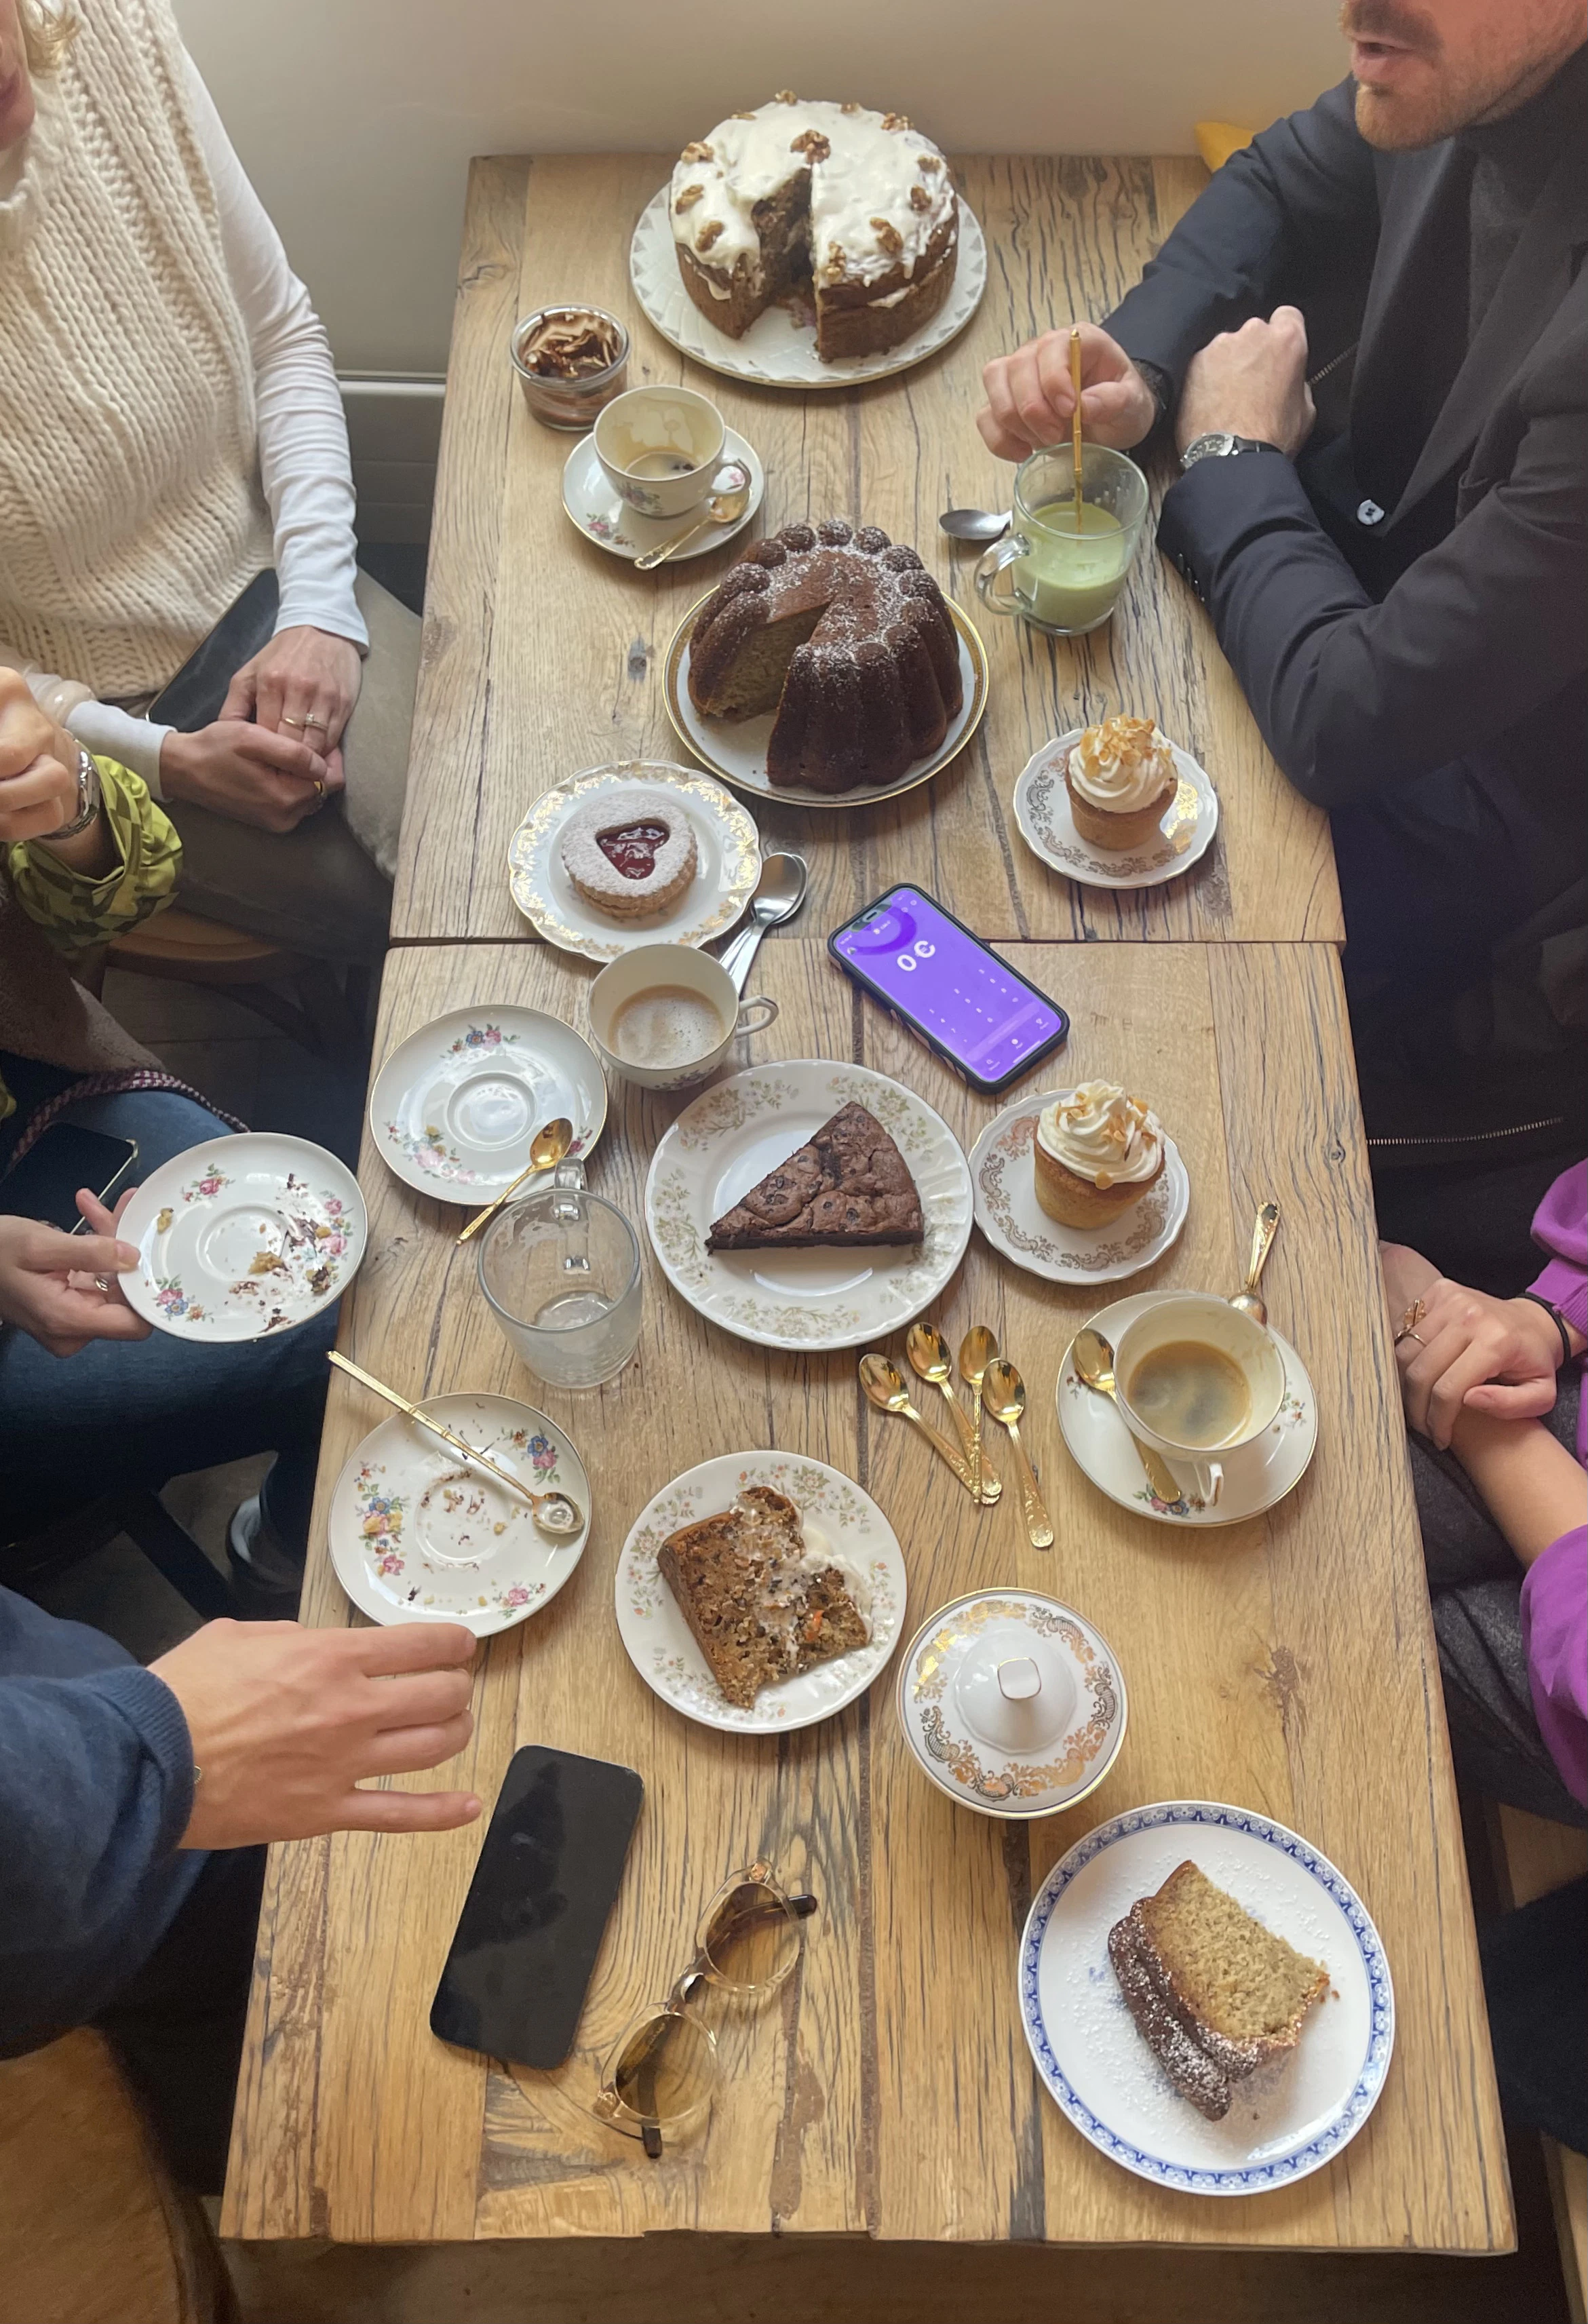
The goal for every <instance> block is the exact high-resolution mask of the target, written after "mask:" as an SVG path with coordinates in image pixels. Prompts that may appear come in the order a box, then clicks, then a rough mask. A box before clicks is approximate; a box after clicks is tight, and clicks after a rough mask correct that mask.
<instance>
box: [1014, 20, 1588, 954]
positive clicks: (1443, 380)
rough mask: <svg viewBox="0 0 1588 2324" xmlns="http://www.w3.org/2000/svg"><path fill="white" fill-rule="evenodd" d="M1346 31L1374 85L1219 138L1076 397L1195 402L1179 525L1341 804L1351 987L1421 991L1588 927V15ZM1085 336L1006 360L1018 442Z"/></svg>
mask: <svg viewBox="0 0 1588 2324" xmlns="http://www.w3.org/2000/svg"><path fill="white" fill-rule="evenodd" d="M1343 24H1344V27H1345V30H1346V32H1348V34H1350V35H1352V36H1353V54H1352V78H1351V79H1348V80H1346V81H1345V82H1343V84H1342V85H1341V86H1340V87H1339V88H1334V89H1332V90H1330V91H1329V93H1328V94H1327V95H1326V96H1325V97H1322V98H1320V100H1319V101H1318V103H1317V104H1316V105H1315V106H1313V107H1312V108H1311V109H1310V111H1308V112H1306V113H1298V114H1293V115H1290V116H1289V118H1288V119H1287V120H1283V121H1279V122H1277V123H1276V124H1274V126H1273V127H1272V128H1271V129H1269V130H1266V131H1265V132H1264V133H1263V134H1261V135H1260V136H1259V137H1258V138H1256V139H1255V140H1254V141H1253V143H1251V146H1249V147H1248V148H1247V149H1246V150H1245V151H1244V152H1241V153H1238V154H1236V155H1235V156H1234V157H1233V159H1232V160H1231V161H1229V162H1227V163H1226V165H1225V166H1224V168H1223V170H1222V171H1219V172H1218V174H1217V175H1216V176H1215V177H1214V180H1213V181H1212V183H1211V184H1210V185H1209V186H1208V187H1207V189H1205V192H1204V193H1203V194H1202V195H1201V196H1200V197H1199V198H1198V199H1197V201H1196V204H1195V205H1194V206H1193V208H1191V210H1190V211H1189V212H1188V213H1187V215H1186V217H1185V218H1184V219H1183V220H1182V222H1181V224H1180V225H1179V226H1177V228H1176V229H1175V231H1174V232H1173V234H1171V235H1169V237H1168V240H1167V242H1166V243H1165V244H1164V245H1163V248H1162V250H1161V251H1160V252H1159V255H1158V257H1157V258H1156V259H1155V260H1154V261H1153V263H1151V265H1149V267H1148V269H1147V271H1146V273H1145V275H1144V277H1143V279H1142V281H1141V282H1140V284H1139V285H1138V287H1137V288H1136V289H1135V290H1134V291H1131V293H1130V294H1129V296H1128V297H1127V298H1126V299H1125V300H1124V302H1123V304H1122V306H1121V307H1120V308H1119V309H1117V311H1116V312H1115V313H1114V314H1113V316H1111V317H1110V318H1109V320H1108V323H1107V325H1106V327H1104V328H1103V329H1099V328H1097V327H1094V326H1090V325H1088V326H1084V327H1083V329H1084V368H1083V374H1082V376H1083V394H1082V400H1081V411H1082V423H1083V426H1084V427H1085V430H1086V432H1087V434H1088V435H1090V436H1094V437H1095V438H1098V439H1099V440H1101V441H1103V442H1104V443H1110V444H1113V445H1115V446H1116V447H1121V448H1124V447H1129V446H1131V445H1133V444H1136V443H1139V442H1140V441H1141V440H1142V439H1143V438H1145V437H1146V436H1147V435H1149V432H1150V431H1151V430H1152V429H1153V428H1154V427H1155V426H1156V425H1158V423H1159V421H1160V420H1164V421H1167V420H1168V419H1169V418H1170V417H1171V416H1172V419H1173V422H1174V434H1175V442H1176V446H1177V449H1178V451H1179V453H1180V456H1181V461H1182V466H1183V468H1184V471H1185V473H1184V474H1183V475H1182V476H1181V477H1180V479H1179V480H1178V481H1177V483H1176V484H1174V485H1173V486H1172V488H1171V489H1170V491H1169V492H1168V495H1167V497H1166V498H1165V501H1164V503H1163V509H1162V513H1161V517H1160V520H1159V546H1160V547H1161V548H1162V549H1164V551H1165V552H1166V554H1168V557H1169V558H1171V559H1172V560H1173V562H1174V563H1175V564H1176V566H1177V567H1178V568H1179V570H1180V572H1181V573H1182V574H1184V575H1185V576H1186V579H1187V580H1188V581H1189V582H1190V583H1191V586H1193V587H1194V588H1195V589H1196V593H1197V595H1198V596H1199V597H1200V598H1201V599H1202V600H1203V602H1204V603H1205V605H1206V606H1207V608H1208V611H1209V613H1210V614H1211V615H1212V618H1213V620H1214V624H1215V626H1216V628H1217V631H1218V636H1219V641H1220V643H1221V645H1222V646H1223V650H1224V651H1225V653H1226V654H1227V655H1228V657H1229V659H1230V661H1231V663H1232V664H1233V668H1234V669H1235V671H1236V674H1237V676H1238V677H1239V678H1240V679H1241V682H1242V687H1244V689H1245V692H1246V696H1247V699H1248V701H1249V702H1250V703H1251V708H1252V711H1253V713H1254V715H1255V716H1256V718H1257V721H1258V724H1259V725H1260V727H1261V729H1262V732H1263V734H1264V736H1265V738H1266V739H1267V741H1268V743H1269V748H1270V749H1271V750H1272V751H1273V752H1274V755H1275V757H1276V758H1277V759H1278V760H1279V764H1280V765H1281V766H1282V767H1283V768H1284V770H1285V771H1286V773H1287V774H1288V776H1289V778H1290V779H1291V781H1292V782H1293V783H1295V785H1296V786H1297V789H1299V790H1300V791H1302V792H1303V793H1304V794H1305V795H1306V797H1307V798H1311V799H1314V800H1316V802H1317V803H1318V804H1319V805H1320V806H1323V807H1328V808H1329V809H1331V810H1332V811H1333V815H1334V836H1335V853H1336V860H1337V862H1338V864H1339V868H1340V875H1341V885H1342V889H1343V894H1344V899H1345V907H1346V918H1347V927H1348V932H1349V936H1350V947H1349V951H1348V954H1347V965H1348V973H1350V974H1351V975H1352V977H1353V988H1354V989H1355V990H1356V991H1371V989H1373V987H1374V986H1375V985H1381V984H1382V983H1383V982H1385V981H1386V980H1389V981H1392V982H1394V983H1395V984H1396V985H1397V986H1398V987H1399V988H1400V989H1401V990H1402V991H1404V990H1406V989H1408V987H1415V986H1417V984H1418V983H1419V982H1420V983H1423V984H1425V985H1426V984H1428V983H1431V982H1436V981H1448V979H1449V978H1450V977H1451V976H1452V975H1460V974H1462V973H1463V971H1464V973H1465V976H1466V978H1467V980H1468V981H1470V980H1471V979H1472V977H1473V976H1474V975H1476V974H1479V973H1482V970H1483V967H1484V964H1485V960H1486V956H1487V953H1488V950H1489V947H1490V946H1491V945H1492V944H1493V943H1494V941H1495V940H1496V939H1497V938H1500V937H1501V936H1505V935H1506V934H1507V933H1509V932H1510V931H1512V930H1514V929H1515V928H1517V927H1519V925H1520V924H1522V923H1524V922H1526V921H1528V920H1529V919H1530V918H1533V917H1534V916H1535V915H1537V913H1538V912H1539V910H1540V908H1541V907H1545V906H1546V905H1548V904H1550V903H1551V902H1552V901H1554V900H1556V899H1561V900H1562V902H1563V904H1564V907H1565V912H1566V916H1567V923H1568V924H1569V921H1570V920H1571V919H1572V918H1581V917H1582V915H1581V914H1580V913H1574V911H1573V909H1572V902H1571V896H1570V891H1571V890H1572V888H1573V886H1574V883H1575V882H1576V881H1579V880H1580V879H1581V878H1582V877H1583V870H1584V840H1585V835H1588V781H1585V779H1584V776H1585V770H1588V569H1585V564H1588V559H1585V541H1588V523H1585V512H1588V281H1585V280H1584V278H1583V272H1581V271H1580V269H1581V262H1582V260H1583V254H1584V251H1585V249H1588V47H1585V46H1584V45H1583V42H1584V34H1585V33H1588V21H1585V18H1584V12H1583V5H1582V0H1347V5H1346V7H1345V9H1344V11H1343ZM1276 301H1284V302H1285V303H1283V304H1276ZM1067 340H1068V330H1067V327H1066V329H1065V330H1064V331H1060V332H1055V333H1051V334H1049V335H1048V336H1047V337H1044V338H1042V339H1039V340H1038V341H1036V342H1034V343H1033V344H1032V345H1031V346H1028V347H1025V348H1022V349H1020V351H1019V353H1017V354H1016V355H1011V356H1005V357H1002V358H1001V359H1000V360H999V361H998V362H996V363H993V364H990V365H989V366H988V369H987V372H986V374H985V378H986V387H987V394H988V407H987V409H986V410H984V411H983V412H982V413H981V414H980V416H979V420H978V423H977V424H978V426H979V427H980V429H981V431H982V434H983V438H985V440H986V441H987V443H988V444H989V446H990V447H992V450H993V451H994V452H996V453H998V454H999V455H1000V456H1001V457H1004V458H1007V459H1021V458H1023V457H1025V455H1026V453H1027V452H1028V451H1029V450H1031V449H1032V448H1034V447H1037V446H1039V445H1043V444H1051V443H1057V442H1063V441H1065V440H1066V439H1067V438H1068V436H1069V432H1070V420H1071V410H1072V398H1071V393H1070V389H1069V383H1068V374H1067ZM1309 369H1310V371H1311V373H1312V377H1311V380H1310V381H1309V378H1308V373H1309ZM1315 388H1316V392H1317V405H1318V410H1315V405H1314V395H1313V391H1314V389H1315ZM1342 391H1345V392H1342ZM1320 411H1321V415H1322V416H1321V417H1320V416H1319V415H1320ZM1120 706H1121V707H1122V708H1124V709H1127V710H1132V711H1140V710H1149V709H1150V708H1151V706H1152V705H1150V704H1143V703H1133V702H1132V703H1125V704H1122V705H1120ZM1546 917H1547V916H1546Z"/></svg>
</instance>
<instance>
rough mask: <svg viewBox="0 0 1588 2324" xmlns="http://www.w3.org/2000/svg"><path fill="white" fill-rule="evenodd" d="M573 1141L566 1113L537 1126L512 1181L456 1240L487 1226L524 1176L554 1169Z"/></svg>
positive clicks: (571, 1127) (471, 1221)
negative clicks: (522, 1163) (525, 1160)
mask: <svg viewBox="0 0 1588 2324" xmlns="http://www.w3.org/2000/svg"><path fill="white" fill-rule="evenodd" d="M573 1142H574V1126H573V1123H572V1122H571V1121H570V1120H568V1116H567V1115H566V1114H561V1113H559V1115H558V1117H557V1120H555V1121H549V1122H548V1123H547V1124H546V1127H545V1129H544V1130H536V1132H535V1134H534V1136H533V1138H531V1140H530V1158H529V1160H528V1161H527V1162H526V1163H525V1165H524V1167H523V1168H522V1170H521V1171H520V1172H519V1174H518V1176H517V1177H516V1178H515V1179H514V1180H513V1182H512V1185H511V1186H503V1189H502V1192H501V1193H500V1194H498V1195H497V1197H496V1199H495V1201H494V1203H490V1204H488V1205H487V1207H486V1208H485V1210H483V1211H480V1212H478V1213H476V1214H475V1217H473V1218H472V1219H470V1221H469V1222H468V1224H467V1226H466V1227H465V1229H464V1231H463V1232H462V1233H461V1234H460V1235H459V1236H458V1238H457V1240H458V1241H459V1242H460V1243H465V1242H467V1240H469V1237H470V1236H471V1235H477V1234H478V1232H479V1231H480V1229H481V1228H482V1227H487V1226H489V1225H490V1223H491V1222H492V1220H493V1219H494V1217H495V1215H496V1213H497V1212H498V1211H499V1210H500V1209H501V1208H502V1206H503V1203H508V1202H511V1201H512V1197H513V1195H514V1194H517V1192H518V1190H519V1188H520V1187H521V1186H522V1185H523V1183H524V1180H525V1179H526V1178H533V1177H537V1176H539V1175H540V1172H541V1171H542V1170H555V1169H556V1167H557V1166H558V1164H559V1162H560V1161H561V1159H562V1157H563V1156H564V1155H565V1154H566V1153H567V1152H568V1148H569V1147H570V1146H571V1145H572V1144H573Z"/></svg>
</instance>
